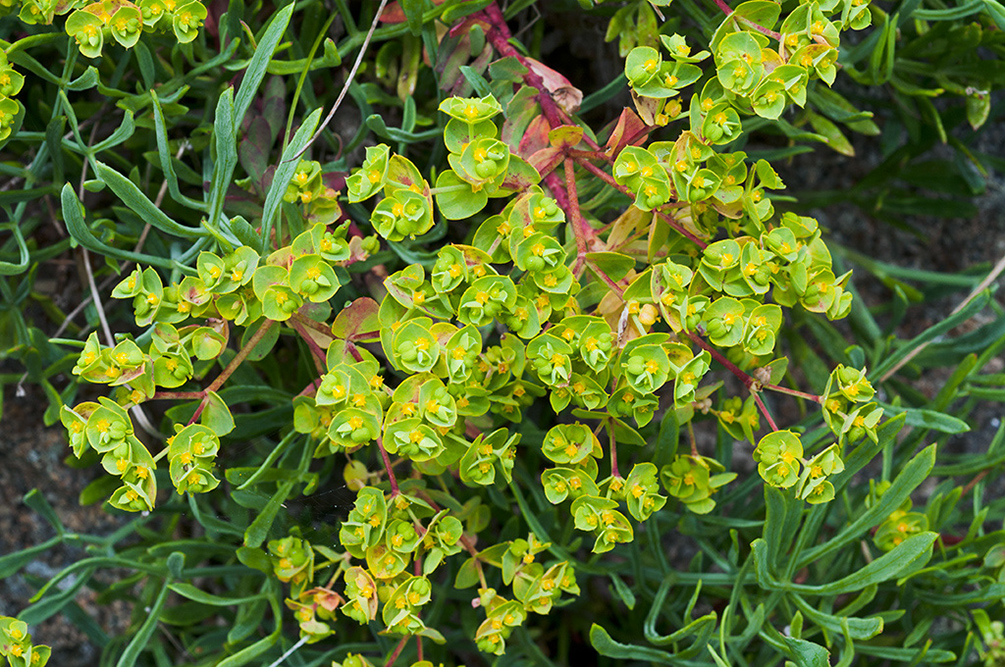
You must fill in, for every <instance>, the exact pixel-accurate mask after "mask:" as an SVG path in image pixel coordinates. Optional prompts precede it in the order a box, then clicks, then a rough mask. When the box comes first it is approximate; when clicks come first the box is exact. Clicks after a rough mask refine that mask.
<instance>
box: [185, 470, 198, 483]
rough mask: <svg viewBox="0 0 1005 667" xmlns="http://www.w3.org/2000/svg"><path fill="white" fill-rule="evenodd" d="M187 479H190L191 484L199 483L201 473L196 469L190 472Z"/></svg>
mask: <svg viewBox="0 0 1005 667" xmlns="http://www.w3.org/2000/svg"><path fill="white" fill-rule="evenodd" d="M187 481H188V483H189V484H190V485H195V484H198V483H199V473H197V472H196V471H194V470H193V471H192V472H191V473H189V475H188V479H187Z"/></svg>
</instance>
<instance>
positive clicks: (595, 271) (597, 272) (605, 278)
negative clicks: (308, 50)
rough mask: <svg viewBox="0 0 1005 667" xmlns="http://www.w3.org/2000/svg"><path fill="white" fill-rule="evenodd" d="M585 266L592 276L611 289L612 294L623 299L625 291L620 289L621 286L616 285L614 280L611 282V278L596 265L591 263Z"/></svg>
mask: <svg viewBox="0 0 1005 667" xmlns="http://www.w3.org/2000/svg"><path fill="white" fill-rule="evenodd" d="M587 266H589V267H590V270H592V271H593V274H594V275H595V276H597V277H598V278H600V279H601V280H602V281H604V282H605V283H607V286H608V287H610V288H611V291H612V292H614V293H615V294H617V295H618V296H620V297H623V296H624V295H625V291H624V290H623V289H621V286H620V285H618V284H617V283H616V282H614V280H612V279H611V277H610V276H609V275H607V274H606V273H605V272H604V271H602V270H601V269H600V268H599V267H598V266H597V265H596V264H594V263H593V262H587Z"/></svg>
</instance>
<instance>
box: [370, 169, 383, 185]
mask: <svg viewBox="0 0 1005 667" xmlns="http://www.w3.org/2000/svg"><path fill="white" fill-rule="evenodd" d="M380 177H381V173H380V172H379V171H377V170H376V169H371V170H370V171H368V172H367V173H366V179H367V180H368V181H370V182H371V183H377V182H379V181H380Z"/></svg>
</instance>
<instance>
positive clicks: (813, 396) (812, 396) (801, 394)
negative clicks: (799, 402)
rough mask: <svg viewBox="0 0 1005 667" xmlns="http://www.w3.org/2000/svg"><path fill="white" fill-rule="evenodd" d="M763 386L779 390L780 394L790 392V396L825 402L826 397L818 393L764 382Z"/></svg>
mask: <svg viewBox="0 0 1005 667" xmlns="http://www.w3.org/2000/svg"><path fill="white" fill-rule="evenodd" d="M761 387H762V388H764V389H770V390H771V391H777V392H778V393H780V394H788V395H789V396H795V397H796V398H805V399H806V400H808V401H813V402H814V403H823V402H824V399H823V397H822V396H817V395H816V394H808V393H806V392H805V391H799V390H798V389H789V388H788V387H780V386H779V385H777V384H762V385H761Z"/></svg>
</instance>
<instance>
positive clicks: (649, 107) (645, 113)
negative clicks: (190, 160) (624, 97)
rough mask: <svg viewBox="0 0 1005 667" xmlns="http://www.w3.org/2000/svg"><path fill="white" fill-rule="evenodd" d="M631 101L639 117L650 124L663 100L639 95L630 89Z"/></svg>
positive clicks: (653, 120)
mask: <svg viewBox="0 0 1005 667" xmlns="http://www.w3.org/2000/svg"><path fill="white" fill-rule="evenodd" d="M632 101H633V102H635V110H636V111H638V112H639V117H640V118H641V119H642V122H643V123H645V124H646V125H652V124H653V123H654V122H655V120H656V114H657V113H658V112H659V110H660V107H661V106H662V105H663V100H657V99H654V98H652V97H640V96H639V95H636V94H635V91H634V90H633V91H632Z"/></svg>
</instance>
